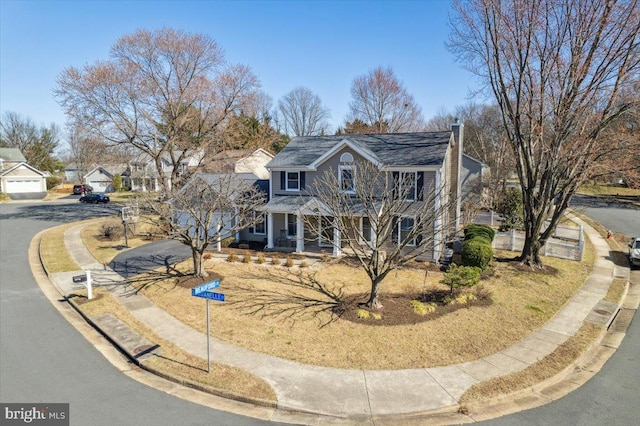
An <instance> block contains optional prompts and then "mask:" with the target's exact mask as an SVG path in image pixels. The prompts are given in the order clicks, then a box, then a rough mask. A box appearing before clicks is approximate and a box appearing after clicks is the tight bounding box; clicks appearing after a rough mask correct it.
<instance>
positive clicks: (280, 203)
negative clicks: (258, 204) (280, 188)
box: [264, 195, 313, 213]
mask: <svg viewBox="0 0 640 426" xmlns="http://www.w3.org/2000/svg"><path fill="white" fill-rule="evenodd" d="M312 200H313V197H308V196H277V195H276V196H274V197H273V198H272V199H270V200H269V202H268V203H267V204H265V206H264V211H266V212H269V213H298V212H299V211H300V210H301V209H303V208H304V207H305V206H306V205H307V204H308V203H309V202H310V201H312Z"/></svg>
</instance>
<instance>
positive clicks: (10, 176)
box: [0, 148, 47, 200]
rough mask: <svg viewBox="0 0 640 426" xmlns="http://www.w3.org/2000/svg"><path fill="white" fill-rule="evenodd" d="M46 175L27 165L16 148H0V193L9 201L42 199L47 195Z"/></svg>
mask: <svg viewBox="0 0 640 426" xmlns="http://www.w3.org/2000/svg"><path fill="white" fill-rule="evenodd" d="M46 176H47V174H45V173H43V172H41V171H40V170H38V169H36V168H35V167H32V166H30V165H29V164H27V160H26V159H25V158H24V155H22V152H20V150H19V149H17V148H0V192H3V193H5V194H7V195H8V196H9V197H10V198H11V199H14V200H20V199H42V198H44V197H45V196H46V195H47V179H46Z"/></svg>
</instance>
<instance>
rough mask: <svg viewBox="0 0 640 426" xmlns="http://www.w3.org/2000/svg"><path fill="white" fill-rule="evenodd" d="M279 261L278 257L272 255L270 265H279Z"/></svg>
mask: <svg viewBox="0 0 640 426" xmlns="http://www.w3.org/2000/svg"><path fill="white" fill-rule="evenodd" d="M280 263H281V262H280V258H279V257H278V256H273V257H272V258H271V264H272V265H275V266H278V265H280Z"/></svg>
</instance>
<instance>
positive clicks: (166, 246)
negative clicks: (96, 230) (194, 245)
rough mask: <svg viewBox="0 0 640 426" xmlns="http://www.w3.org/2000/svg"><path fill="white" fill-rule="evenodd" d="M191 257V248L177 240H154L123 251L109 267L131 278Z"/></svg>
mask: <svg viewBox="0 0 640 426" xmlns="http://www.w3.org/2000/svg"><path fill="white" fill-rule="evenodd" d="M189 257H191V248H189V247H188V246H186V245H185V244H182V243H180V242H178V241H175V240H162V241H154V242H152V243H149V244H145V245H143V246H140V247H136V248H132V249H129V250H127V251H123V252H122V253H120V254H118V255H117V256H116V257H114V258H113V260H112V261H111V263H109V267H111V268H112V269H113V270H114V271H116V272H117V273H119V274H120V275H122V276H123V277H125V278H130V277H133V276H136V275H139V274H143V273H145V272H150V271H153V270H156V269H158V268H160V267H166V268H169V267H170V265H172V264H174V263H176V262H180V261H182V260H184V259H188V258H189Z"/></svg>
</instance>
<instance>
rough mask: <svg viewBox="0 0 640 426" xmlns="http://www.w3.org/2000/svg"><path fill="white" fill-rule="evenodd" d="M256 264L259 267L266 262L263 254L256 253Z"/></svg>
mask: <svg viewBox="0 0 640 426" xmlns="http://www.w3.org/2000/svg"><path fill="white" fill-rule="evenodd" d="M256 262H257V263H259V264H261V265H262V264H263V263H266V262H267V259H266V258H265V257H264V253H258V258H257V259H256Z"/></svg>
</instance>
